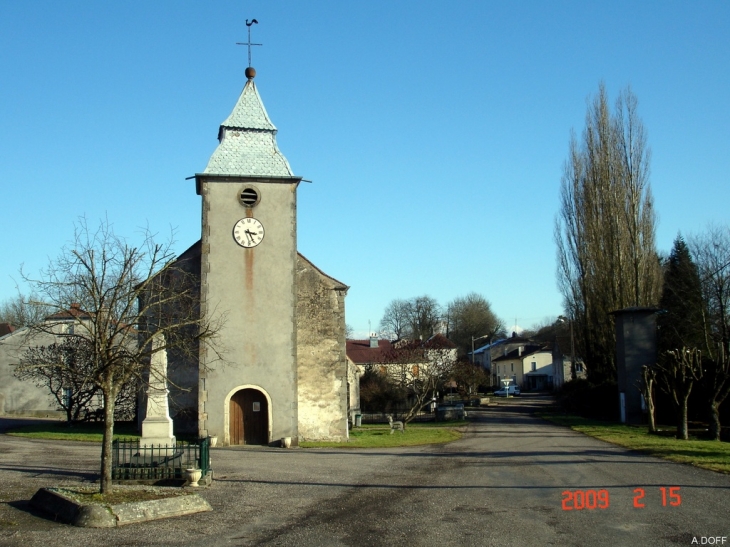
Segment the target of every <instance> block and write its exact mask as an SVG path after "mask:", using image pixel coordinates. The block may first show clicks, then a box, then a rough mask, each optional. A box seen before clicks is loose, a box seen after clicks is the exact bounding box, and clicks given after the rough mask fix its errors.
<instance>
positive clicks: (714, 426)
mask: <svg viewBox="0 0 730 547" xmlns="http://www.w3.org/2000/svg"><path fill="white" fill-rule="evenodd" d="M721 428H722V426H721V424H720V403H718V402H717V401H716V400H714V399H713V400H711V401H710V437H711V438H712V440H713V441H719V440H720V432H721V431H722V429H721Z"/></svg>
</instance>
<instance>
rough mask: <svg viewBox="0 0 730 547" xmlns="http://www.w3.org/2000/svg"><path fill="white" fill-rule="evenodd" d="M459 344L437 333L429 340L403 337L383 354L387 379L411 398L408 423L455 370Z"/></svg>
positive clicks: (383, 364)
mask: <svg viewBox="0 0 730 547" xmlns="http://www.w3.org/2000/svg"><path fill="white" fill-rule="evenodd" d="M455 363H456V348H455V346H454V345H453V344H452V343H451V342H450V341H449V340H448V339H446V338H445V337H443V336H435V337H433V338H431V339H430V340H427V341H426V342H422V341H421V340H410V341H403V342H402V343H400V344H395V345H394V346H393V348H392V349H391V350H390V351H389V352H388V353H386V354H384V355H383V356H382V358H381V362H380V365H381V366H382V367H383V368H384V369H385V371H386V372H385V374H386V376H387V377H388V380H389V381H390V382H391V383H392V384H393V385H394V386H395V387H396V388H398V389H399V390H401V391H403V392H405V394H406V395H407V396H408V399H409V401H410V404H409V407H410V408H409V410H408V412H407V413H406V415H405V417H404V418H403V423H404V425H405V424H408V423H409V422H410V421H411V420H413V418H415V417H416V416H417V415H418V413H419V412H420V411H421V409H422V408H423V407H425V406H427V405H428V404H429V403H430V402H431V400H432V398H433V396H434V395H435V393H436V392H437V391H438V390H439V389H440V388H441V386H442V385H443V383H444V382H445V381H446V380H447V379H448V378H449V377H450V376H451V374H452V373H453V368H454V364H455Z"/></svg>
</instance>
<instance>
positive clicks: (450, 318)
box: [447, 292, 504, 355]
mask: <svg viewBox="0 0 730 547" xmlns="http://www.w3.org/2000/svg"><path fill="white" fill-rule="evenodd" d="M447 310H448V312H447V322H448V324H447V328H448V331H447V335H448V338H449V340H452V341H453V342H454V343H455V344H456V346H457V347H458V348H459V353H460V355H465V354H466V353H468V352H470V351H471V349H472V348H471V344H472V338H474V339H476V338H492V337H497V336H498V335H499V334H501V333H503V332H504V322H503V321H502V320H501V319H499V318H498V317H497V316H496V315H495V314H494V312H493V311H492V307H491V305H490V304H489V301H488V300H487V299H486V298H484V297H483V296H482V295H480V294H477V293H475V292H471V293H469V294H467V295H466V296H460V297H457V298H455V299H454V300H453V301H452V302H451V303H450V304H449V305H448V306H447Z"/></svg>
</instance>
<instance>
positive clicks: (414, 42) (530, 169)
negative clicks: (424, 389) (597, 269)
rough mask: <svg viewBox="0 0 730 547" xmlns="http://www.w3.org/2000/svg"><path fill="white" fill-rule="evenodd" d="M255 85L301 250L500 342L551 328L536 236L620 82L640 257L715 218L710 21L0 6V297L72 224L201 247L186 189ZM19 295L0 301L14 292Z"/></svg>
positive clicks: (724, 71)
mask: <svg viewBox="0 0 730 547" xmlns="http://www.w3.org/2000/svg"><path fill="white" fill-rule="evenodd" d="M247 18H248V19H251V18H256V19H257V20H258V21H259V25H257V26H254V27H253V41H255V42H261V43H263V44H264V45H263V47H256V48H254V49H253V66H254V67H256V69H257V72H258V75H257V77H256V84H257V87H258V90H259V93H260V94H261V97H262V99H263V101H264V104H265V105H266V108H267V110H268V113H269V116H270V117H271V119H272V120H273V122H274V124H276V126H277V127H278V129H279V134H278V144H279V147H280V149H281V150H282V152H283V153H284V155H285V156H286V157H287V159H288V160H289V163H290V164H291V166H292V168H293V169H294V171H295V172H296V173H297V174H299V175H301V176H303V177H304V178H305V179H311V180H312V181H313V183H312V184H302V185H301V186H300V189H299V202H298V218H299V232H298V238H299V239H298V244H299V250H300V251H301V252H302V253H303V254H304V255H305V256H307V257H308V258H309V259H311V260H312V261H313V262H314V263H315V264H317V265H318V266H319V267H320V268H321V269H323V270H324V271H325V272H327V273H329V274H330V275H332V276H333V277H335V278H337V279H339V280H341V281H343V282H344V283H346V284H348V285H350V286H351V289H350V292H349V294H348V297H347V304H346V305H347V322H348V323H349V324H350V325H351V326H352V327H353V328H354V330H355V332H356V334H362V335H364V334H366V333H367V331H368V330H369V328H370V327H369V322H370V325H372V328H373V329H374V328H375V327H376V326H377V324H378V322H379V320H380V317H381V315H382V312H383V309H384V308H385V306H386V305H387V304H388V302H390V301H391V300H392V299H394V298H409V297H413V296H418V295H422V294H428V295H430V296H433V297H434V298H436V299H437V300H439V302H441V303H442V304H446V303H448V302H449V301H450V300H452V299H453V298H455V297H457V296H463V295H466V294H467V293H469V292H471V291H475V292H478V293H481V294H483V295H484V296H485V297H486V298H487V299H488V300H489V301H490V302H491V303H492V306H493V309H494V311H495V312H496V313H497V315H498V316H500V317H501V318H502V319H503V320H504V321H505V323H506V324H507V325H512V324H513V323H514V322H515V320H516V321H517V324H518V325H520V326H523V327H528V326H530V325H532V324H534V323H536V322H540V321H542V320H543V319H544V318H547V317H551V316H552V317H554V316H556V315H558V314H560V313H561V312H562V299H561V296H560V294H559V293H558V290H557V285H556V272H555V270H556V268H555V243H554V240H553V225H554V219H555V215H556V213H557V210H558V194H559V186H560V177H561V173H562V166H563V163H564V161H565V159H566V157H567V153H568V141H569V138H570V131H571V129H574V130H575V131H576V132H577V133H580V132H581V131H582V129H583V125H584V117H585V112H586V101H587V99H588V98H589V97H591V96H593V95H594V94H595V93H596V91H597V89H598V84H599V82H600V81H604V82H605V84H606V87H607V90H608V92H609V95H610V97H611V99H612V100H613V99H614V98H615V97H616V96H617V94H618V92H619V91H620V90H622V89H623V88H625V87H626V86H627V85H630V86H631V88H632V90H633V91H634V93H635V94H636V95H637V96H638V98H639V113H640V115H641V117H642V119H643V121H644V124H645V126H646V128H647V131H648V139H649V146H650V147H651V150H652V160H651V183H652V191H653V193H654V197H655V205H656V210H657V212H658V217H659V222H658V225H657V242H658V247H659V250H660V251H663V252H668V251H669V249H670V248H671V244H672V241H673V239H674V237H675V236H676V235H677V233H678V232H682V233H683V234H686V235H690V234H692V233H696V232H699V231H701V230H702V229H703V228H704V227H705V226H706V225H707V223H708V222H711V221H714V222H721V223H725V222H727V221H728V204H729V203H730V199H729V198H730V189H729V188H728V173H729V172H730V108H729V106H728V100H729V99H730V76H729V72H730V70H729V69H730V40H728V36H730V3H728V2H720V1H717V2H707V1H698V2H671V1H662V2H620V1H615V2H602V3H599V2H577V1H576V2H520V3H507V2H471V1H470V2H466V1H463V2H460V1H452V2H425V1H404V2H381V1H368V2H359V3H355V2H334V1H332V2H317V1H312V2H247V1H243V2H242V1H240V0H239V1H217V2H191V1H189V2H181V1H176V2H172V1H169V2H163V1H157V2H142V1H129V2H113V3H112V2H92V1H73V0H67V1H64V2H56V1H41V0H33V1H27V2H18V1H15V0H0V51H2V54H0V74H2V81H1V84H0V176H1V177H2V179H3V183H2V187H3V193H2V198H1V199H2V205H3V207H2V211H3V213H2V215H0V230H1V233H2V250H3V252H2V261H1V262H0V299H4V298H8V297H11V296H13V295H14V294H15V286H16V282H19V281H20V277H19V275H18V269H19V267H20V264H21V263H24V264H25V268H26V269H27V270H28V271H29V272H37V271H38V269H39V268H41V267H42V266H43V265H45V263H46V262H47V260H48V258H49V257H55V256H57V254H58V252H59V249H60V248H61V247H62V246H63V245H64V244H65V243H66V242H68V241H69V239H70V238H71V236H72V233H73V222H74V221H75V220H76V219H77V218H78V217H79V216H80V215H86V216H87V217H88V218H89V219H90V220H91V221H92V222H96V221H97V220H98V219H100V218H102V217H104V216H106V217H108V218H109V220H110V221H111V222H112V223H113V224H114V226H115V229H116V231H117V233H120V234H123V235H127V236H129V238H130V239H131V240H133V239H134V237H135V233H136V231H137V229H138V227H140V226H144V225H146V224H149V225H150V227H151V228H152V229H153V230H154V231H155V232H159V233H160V238H163V239H164V237H165V236H166V235H167V234H168V233H169V232H170V228H171V227H172V228H174V229H175V232H176V241H177V243H176V247H177V248H178V250H180V251H182V250H184V249H185V248H186V247H187V246H189V245H190V244H192V243H193V242H195V241H196V240H197V239H198V238H199V235H200V201H199V199H200V198H199V197H198V196H196V194H195V189H194V182H193V181H186V180H185V178H186V177H188V176H191V175H193V174H194V173H196V172H201V171H202V170H203V169H204V168H205V165H206V163H207V161H208V158H209V157H210V155H211V154H212V152H213V150H214V149H215V146H216V144H217V141H216V136H217V131H218V125H219V124H220V122H221V121H222V120H223V119H224V118H225V117H226V116H227V115H228V114H229V112H230V111H231V109H232V108H233V105H234V104H235V101H236V99H237V98H238V95H239V93H240V91H241V89H242V87H243V84H244V82H245V77H244V75H243V71H244V69H245V67H246V64H247V58H246V49H245V48H243V47H241V46H236V45H235V42H242V41H245V40H246V26H245V24H244V21H245V19H247ZM22 289H23V287H22V286H21V290H22Z"/></svg>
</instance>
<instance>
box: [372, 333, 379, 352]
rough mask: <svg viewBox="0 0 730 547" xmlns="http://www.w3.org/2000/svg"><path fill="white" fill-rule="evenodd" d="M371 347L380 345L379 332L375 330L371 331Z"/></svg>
mask: <svg viewBox="0 0 730 547" xmlns="http://www.w3.org/2000/svg"><path fill="white" fill-rule="evenodd" d="M370 347H371V348H377V347H379V346H378V334H377V333H375V332H371V333H370Z"/></svg>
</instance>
